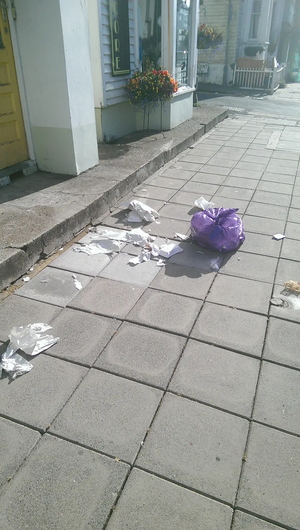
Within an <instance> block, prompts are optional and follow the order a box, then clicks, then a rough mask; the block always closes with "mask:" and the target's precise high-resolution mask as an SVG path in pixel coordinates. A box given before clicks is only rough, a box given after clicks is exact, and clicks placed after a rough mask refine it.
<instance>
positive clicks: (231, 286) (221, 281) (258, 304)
mask: <svg viewBox="0 0 300 530" xmlns="http://www.w3.org/2000/svg"><path fill="white" fill-rule="evenodd" d="M271 293H272V286H271V285H269V284H267V283H262V282H257V281H253V280H247V279H244V278H234V277H231V276H225V275H223V274H222V275H220V276H217V278H216V279H215V281H214V283H213V286H212V288H211V291H210V293H209V295H208V297H207V301H208V302H215V303H217V304H222V305H226V306H230V307H237V308H238V309H245V310H246V311H254V312H256V313H263V314H267V312H268V307H269V300H270V298H271Z"/></svg>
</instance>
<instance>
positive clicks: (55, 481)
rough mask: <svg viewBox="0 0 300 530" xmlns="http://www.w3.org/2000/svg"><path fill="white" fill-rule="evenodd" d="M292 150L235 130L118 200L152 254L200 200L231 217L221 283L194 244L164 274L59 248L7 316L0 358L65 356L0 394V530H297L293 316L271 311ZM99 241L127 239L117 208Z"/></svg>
mask: <svg viewBox="0 0 300 530" xmlns="http://www.w3.org/2000/svg"><path fill="white" fill-rule="evenodd" d="M299 136H300V128H299V127H297V126H295V123H294V122H288V121H282V120H276V119H273V118H263V117H251V116H238V117H232V118H230V119H228V120H226V121H224V122H222V123H221V124H220V125H218V127H217V128H215V129H214V130H212V131H211V132H210V133H209V134H207V135H205V136H203V137H202V138H200V140H199V141H198V143H197V144H196V145H194V146H193V148H192V149H187V150H186V151H185V152H183V153H181V154H180V155H179V156H177V158H176V159H174V160H172V161H171V162H169V163H168V164H167V165H165V166H164V167H163V168H162V169H160V170H159V171H157V172H156V173H154V174H153V175H152V176H151V177H149V178H148V179H147V180H145V181H144V182H143V183H142V184H141V185H138V186H137V187H136V188H135V189H134V191H133V193H132V194H130V195H128V198H130V199H131V198H133V197H135V198H140V200H142V201H144V202H147V203H148V204H150V205H151V206H152V207H153V208H155V209H156V210H158V211H159V213H160V221H161V222H160V224H156V223H151V224H145V223H142V226H144V230H145V231H148V232H149V233H150V234H151V235H153V236H157V240H156V241H157V242H158V243H159V242H160V241H164V240H165V238H169V239H171V240H172V239H173V238H174V234H175V232H180V233H183V234H188V233H189V227H190V219H191V216H192V214H193V212H194V211H195V208H194V207H193V205H194V201H195V199H196V198H198V197H200V196H201V195H202V196H204V197H205V198H206V199H212V200H213V202H215V203H216V205H217V206H224V207H238V208H239V212H240V214H241V216H242V217H243V221H244V226H245V231H246V240H245V242H244V244H243V245H242V247H241V248H240V249H239V250H238V251H237V252H236V253H232V254H230V255H224V260H223V264H222V266H221V269H220V271H219V272H214V271H212V270H211V267H210V261H211V259H212V257H215V256H216V253H213V252H209V251H206V250H204V249H202V248H200V247H199V246H197V245H195V244H190V243H189V242H184V243H180V245H181V246H182V248H183V249H184V251H183V252H182V253H181V254H178V255H176V256H174V257H172V258H170V259H169V260H168V261H167V262H166V265H165V267H163V268H160V267H157V264H156V262H155V261H150V262H146V263H143V264H140V265H137V266H135V267H131V266H130V265H128V260H129V259H130V258H131V257H132V256H134V255H136V254H137V253H138V250H137V247H135V246H133V245H130V244H127V245H124V246H123V247H122V249H121V252H120V253H119V254H117V255H115V256H114V257H113V259H110V258H108V257H107V256H103V255H96V256H88V255H86V254H83V253H75V252H73V250H72V248H70V249H69V250H67V251H66V252H64V253H62V254H61V255H60V256H58V257H57V258H55V259H54V260H53V261H52V262H51V264H50V265H48V266H47V267H46V268H45V269H43V270H42V271H41V272H39V273H38V274H37V275H36V276H34V277H33V278H32V279H31V280H30V281H29V282H28V283H26V284H25V285H23V287H21V288H20V289H18V290H16V291H15V293H14V294H13V295H11V296H8V297H7V298H6V299H5V300H4V302H2V304H1V321H0V340H1V341H2V342H3V343H4V342H5V341H6V340H7V336H8V334H9V332H10V330H11V328H12V326H14V325H25V324H28V323H33V322H46V323H51V325H52V326H53V330H52V332H53V334H54V335H55V336H59V337H60V342H59V343H58V344H57V345H56V346H53V347H52V348H50V349H49V350H48V351H47V352H45V353H43V354H40V355H39V356H37V358H35V359H34V360H33V365H34V367H33V369H32V371H31V372H29V373H28V374H26V375H24V376H22V377H20V378H18V379H17V380H16V381H14V382H13V383H11V384H9V381H8V378H6V377H5V378H3V379H2V380H1V381H0V423H1V430H0V432H1V435H2V436H1V445H0V447H1V460H0V469H1V473H0V484H1V486H2V490H1V496H0V528H1V530H2V529H3V530H8V529H9V530H20V529H23V528H24V529H25V528H29V529H30V530H41V529H43V530H44V529H51V530H54V529H55V530H61V529H65V530H70V529H72V530H73V529H74V530H75V529H76V530H77V529H79V528H89V529H108V530H117V529H118V530H121V529H122V530H123V529H130V530H275V529H279V528H285V529H289V530H291V529H294V530H300V512H299V505H300V497H299V492H300V467H299V466H300V464H299V462H300V423H299V417H300V398H299V396H300V394H299V387H300V357H299V339H300V328H299V321H300V311H295V310H292V309H289V308H281V307H276V306H271V305H270V303H269V301H270V298H271V297H272V295H273V294H274V295H275V296H280V292H281V291H282V289H283V284H284V282H285V281H288V280H296V281H297V280H299V279H300V278H299V277H300V266H299V259H300V243H299V235H300V177H299V147H298V146H299V138H298V137H299ZM121 202H122V201H121ZM101 225H102V227H114V228H115V229H124V228H128V223H127V221H126V219H125V215H124V211H123V210H122V209H121V208H118V205H117V206H116V208H115V209H114V210H113V211H112V212H111V213H110V214H109V215H107V216H106V217H104V218H103V219H102V222H101ZM135 226H136V225H135ZM277 233H282V234H285V235H286V238H285V239H284V241H283V242H282V241H276V240H274V239H272V236H273V235H274V234H277ZM90 237H91V235H90V234H88V235H86V236H85V237H84V238H83V242H87V241H89V240H90ZM73 273H75V274H76V276H77V279H78V280H80V282H81V283H82V285H83V289H82V290H81V291H79V290H77V289H76V287H75V285H74V278H73V277H72V274H73ZM1 348H2V351H3V350H4V349H5V344H2V347H1Z"/></svg>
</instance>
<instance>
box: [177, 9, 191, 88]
mask: <svg viewBox="0 0 300 530" xmlns="http://www.w3.org/2000/svg"><path fill="white" fill-rule="evenodd" d="M176 20H177V24H176V62H175V79H176V81H178V84H179V86H180V85H181V86H182V85H187V84H188V63H189V47H190V0H177V17H176Z"/></svg>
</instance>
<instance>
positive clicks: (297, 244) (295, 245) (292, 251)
mask: <svg viewBox="0 0 300 530" xmlns="http://www.w3.org/2000/svg"><path fill="white" fill-rule="evenodd" d="M298 226H299V228H300V225H298ZM281 257H282V258H285V259H289V260H295V261H298V262H299V258H300V241H295V240H294V239H292V240H291V239H284V240H283V244H282V250H281Z"/></svg>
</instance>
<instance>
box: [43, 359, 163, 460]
mask: <svg viewBox="0 0 300 530" xmlns="http://www.w3.org/2000/svg"><path fill="white" fill-rule="evenodd" d="M161 396H162V392H161V391H160V390H157V389H155V388H150V387H149V386H146V385H141V384H140V383H135V382H134V381H128V380H127V379H123V378H121V377H117V376H115V375H111V374H107V373H104V372H100V371H99V370H93V369H92V370H90V372H89V373H88V375H87V377H86V378H85V379H84V381H83V382H82V384H81V385H80V386H79V387H78V388H77V390H76V391H75V392H74V394H73V395H72V397H71V399H70V400H69V401H68V403H67V404H66V405H65V407H64V408H63V410H62V411H61V412H60V414H59V415H58V417H57V418H56V420H55V422H54V424H53V426H52V427H51V431H52V432H53V433H56V434H59V435H61V436H63V437H65V438H68V439H70V440H74V441H76V442H79V443H82V444H84V445H85V446H88V447H91V448H93V449H97V450H99V451H102V452H104V453H107V454H109V455H112V456H114V457H118V458H122V459H123V460H127V461H128V462H129V461H130V462H131V461H132V460H133V459H134V458H135V456H136V454H137V452H138V450H139V448H140V445H141V441H142V440H143V438H144V436H145V434H146V431H147V428H148V427H149V425H150V423H151V421H152V418H153V416H154V414H155V411H156V408H157V406H158V404H159V401H160V399H161Z"/></svg>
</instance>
